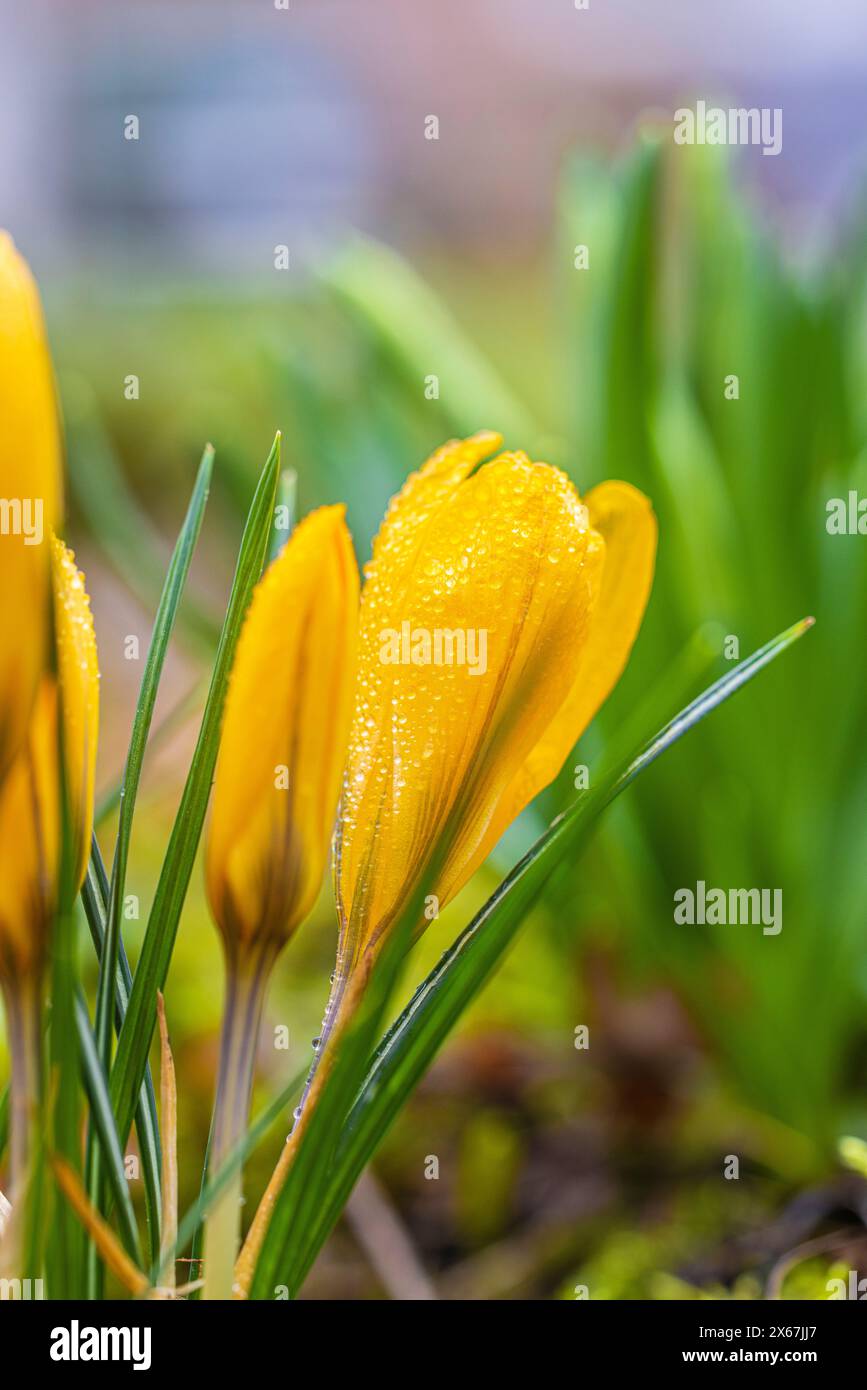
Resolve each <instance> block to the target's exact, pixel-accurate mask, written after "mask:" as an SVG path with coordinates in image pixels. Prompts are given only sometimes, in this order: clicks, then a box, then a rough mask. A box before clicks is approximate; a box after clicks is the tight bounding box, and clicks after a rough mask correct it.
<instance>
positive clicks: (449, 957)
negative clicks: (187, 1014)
mask: <svg viewBox="0 0 867 1390" xmlns="http://www.w3.org/2000/svg"><path fill="white" fill-rule="evenodd" d="M812 622H813V620H812V618H807V619H804V620H803V621H802V622H799V623H796V624H795V625H794V626H793V627H791V628H789V629H788V630H787V631H786V632H783V633H781V634H780V635H779V636H778V637H775V638H774V639H773V640H772V641H770V642H768V643H767V644H766V645H765V646H763V647H762V648H760V649H759V650H758V651H757V652H755V653H753V655H752V656H750V657H748V658H747V659H746V660H745V661H743V662H741V663H740V664H739V665H738V666H736V667H735V668H734V669H733V670H731V671H729V672H727V673H726V674H725V675H724V676H722V677H721V679H720V680H718V681H716V682H715V683H714V684H713V685H711V686H710V687H709V688H708V689H707V690H706V691H704V692H703V693H702V694H701V695H699V696H698V697H697V698H696V699H695V700H693V701H692V702H691V704H689V705H688V706H687V707H686V708H685V709H684V710H683V711H681V713H680V714H678V715H677V716H676V717H675V718H674V719H673V720H671V721H670V723H669V724H667V725H666V726H665V728H664V729H662V730H661V731H660V733H658V734H657V735H656V736H655V737H654V738H653V739H651V740H650V741H649V742H648V743H647V744H646V745H645V746H644V748H642V749H641V751H640V752H639V753H638V754H637V756H635V757H634V758H633V759H632V760H631V761H630V762H628V763H627V764H626V765H625V766H623V765H621V767H620V768H619V769H615V770H614V771H612V772H611V773H609V774H608V775H607V776H606V777H604V778H603V779H602V780H601V781H600V782H599V783H598V784H597V785H596V786H595V787H594V788H593V789H592V790H591V791H589V792H587V793H585V794H584V796H582V797H581V798H580V799H579V800H578V801H577V802H576V803H575V805H574V806H573V807H572V808H570V809H569V810H568V811H566V812H565V813H564V814H563V815H562V816H560V817H559V818H558V820H556V821H555V822H554V823H553V824H552V825H551V826H550V827H549V829H548V830H547V831H546V832H545V834H544V835H542V836H541V837H540V839H539V840H538V841H537V842H536V844H535V845H534V846H533V847H532V848H531V849H530V850H529V851H528V853H527V854H526V855H525V856H524V858H523V859H522V860H521V861H520V863H519V864H517V865H516V867H515V868H514V869H513V870H512V872H511V873H510V874H509V875H508V876H507V878H506V879H504V881H503V883H502V884H501V885H500V887H499V888H498V889H497V891H496V893H494V895H493V896H492V897H491V898H490V899H489V901H488V902H487V903H486V904H485V906H484V907H483V908H482V910H481V911H480V912H479V913H478V914H477V915H476V917H475V918H474V919H473V921H472V922H471V923H470V924H469V926H467V927H466V928H465V930H464V931H463V932H462V933H461V935H460V936H459V937H458V939H457V940H456V941H455V943H454V944H453V945H452V946H451V947H450V948H449V950H448V951H446V952H445V954H444V955H443V957H442V959H441V960H440V962H439V963H438V965H437V966H436V967H435V969H434V970H433V971H432V972H431V974H430V975H429V976H428V978H427V979H426V980H425V981H424V982H423V984H422V985H421V986H420V987H419V989H418V990H417V991H416V993H415V995H414V996H413V998H412V1000H411V1001H410V1003H409V1005H408V1006H407V1008H406V1009H405V1010H404V1011H403V1013H402V1014H401V1015H400V1017H399V1018H398V1019H397V1021H396V1022H395V1023H394V1024H393V1026H392V1027H391V1028H390V1029H389V1031H388V1033H387V1035H386V1037H385V1038H384V1039H383V1041H382V1043H381V1045H380V1047H379V1048H378V1050H377V1052H376V1055H375V1057H374V1059H373V1062H372V1065H371V1068H370V1071H369V1072H368V1074H367V1076H366V1078H365V1080H364V1082H363V1084H362V1086H361V1088H360V1091H359V1095H358V1098H357V1100H356V1102H355V1104H354V1106H353V1108H352V1111H351V1113H350V1115H349V1118H348V1120H347V1124H346V1128H345V1132H344V1136H343V1139H342V1142H341V1145H340V1147H339V1150H338V1154H337V1158H336V1161H335V1163H334V1166H333V1169H332V1172H331V1174H330V1177H329V1181H328V1186H327V1192H326V1194H325V1196H324V1199H323V1200H322V1202H321V1205H320V1207H319V1208H318V1211H317V1215H316V1224H315V1233H314V1236H313V1239H312V1240H311V1241H310V1243H309V1244H308V1245H307V1246H306V1248H305V1249H303V1250H301V1249H299V1245H300V1241H293V1242H292V1243H291V1244H290V1245H289V1246H288V1247H287V1249H286V1251H285V1254H284V1259H283V1262H282V1264H279V1265H277V1266H276V1269H275V1266H274V1265H273V1264H272V1265H269V1267H268V1275H269V1278H273V1279H274V1282H283V1283H286V1284H288V1286H289V1288H290V1290H296V1289H297V1288H298V1287H300V1283H301V1281H302V1279H303V1278H304V1275H305V1274H306V1272H307V1270H308V1269H309V1268H310V1265H311V1264H312V1263H313V1260H314V1259H315V1257H316V1254H317V1253H318V1251H319V1249H320V1248H321V1246H322V1244H323V1242H324V1240H325V1239H326V1237H327V1235H328V1232H329V1231H330V1230H331V1228H332V1226H333V1225H334V1222H335V1221H336V1220H337V1218H338V1216H339V1214H340V1212H341V1210H342V1208H343V1205H344V1203H345V1202H346V1200H347V1198H348V1196H349V1193H350V1192H351V1190H352V1187H353V1185H354V1183H355V1181H356V1180H357V1178H358V1176H359V1174H360V1173H361V1172H362V1170H363V1168H364V1166H365V1164H366V1163H367V1161H368V1160H369V1158H370V1156H371V1154H372V1153H373V1151H374V1150H375V1148H376V1146H377V1144H378V1143H379V1142H380V1140H381V1139H382V1137H383V1135H384V1134H385V1132H386V1130H387V1129H388V1127H389V1125H390V1124H391V1122H392V1121H393V1119H394V1117H395V1116H396V1114H397V1113H398V1111H399V1110H400V1109H401V1107H402V1106H403V1105H404V1103H405V1102H406V1100H407V1098H408V1096H409V1095H410V1093H411V1091H412V1090H413V1088H414V1087H415V1086H416V1084H417V1083H418V1081H419V1079H420V1078H421V1077H422V1075H423V1074H424V1072H425V1071H426V1069H427V1067H428V1066H429V1065H430V1063H431V1061H432V1060H433V1058H434V1056H435V1055H436V1053H437V1051H438V1050H439V1048H440V1046H441V1045H442V1043H443V1041H444V1040H445V1038H446V1037H447V1036H448V1034H449V1032H450V1031H451V1029H452V1028H453V1027H454V1025H455V1023H456V1022H457V1020H458V1018H459V1017H460V1015H461V1014H462V1013H463V1011H464V1009H465V1008H466V1007H467V1005H468V1004H469V1003H470V1001H471V1000H472V999H473V998H474V997H475V995H476V994H477V993H478V991H479V989H481V987H482V985H483V984H484V983H485V981H486V980H487V979H488V978H489V977H490V975H491V973H492V971H493V970H494V968H495V967H496V965H497V964H498V963H499V961H500V960H501V958H502V956H503V954H504V952H505V951H506V949H507V947H508V946H509V945H510V943H511V941H512V940H513V939H514V936H515V934H516V933H517V931H518V928H519V927H520V925H521V923H522V921H523V919H524V916H525V914H526V912H527V911H528V909H529V908H530V907H531V906H532V904H533V903H534V901H535V900H536V897H537V895H538V892H539V890H540V888H541V887H542V885H543V883H544V882H545V880H546V879H547V878H548V877H549V876H550V874H551V873H552V872H553V870H554V869H555V868H556V867H557V865H558V864H559V863H560V862H561V861H562V860H563V859H564V858H565V856H566V855H567V854H571V855H577V854H578V853H580V852H581V850H582V849H583V847H584V845H585V843H586V841H587V839H588V838H589V835H590V833H591V832H592V830H593V828H594V827H595V824H596V822H597V820H598V819H599V817H600V815H601V814H602V812H603V811H604V809H605V808H606V807H607V806H608V805H609V804H610V803H611V801H613V800H614V798H615V797H616V796H618V795H619V794H620V793H621V792H622V791H624V790H625V788H626V787H628V786H629V785H630V784H631V783H632V782H633V781H634V780H635V779H636V777H638V776H639V775H640V774H641V773H642V772H644V771H645V770H646V769H647V768H648V767H650V765H651V764H652V763H653V762H655V761H656V759H657V758H659V757H660V756H661V754H662V753H664V752H665V751H666V750H667V749H668V748H670V747H671V746H672V744H674V743H676V742H677V741H678V739H680V738H682V737H683V735H684V734H685V733H687V732H688V731H689V730H690V729H691V728H693V727H694V726H695V725H696V724H698V723H699V722H700V721H701V720H702V719H704V717H705V716H706V715H708V714H709V713H710V712H711V711H712V710H713V709H715V708H716V707H717V706H718V705H720V704H722V702H723V701H724V700H727V699H728V698H729V697H730V696H731V695H733V694H734V693H735V691H736V690H738V689H740V687H741V686H742V685H744V684H746V682H747V681H749V680H751V679H752V678H753V676H755V675H757V674H758V672H759V671H760V670H762V669H763V667H765V666H767V665H768V664H769V663H770V662H771V661H773V660H774V659H775V658H776V657H777V656H779V655H780V654H781V653H782V652H783V651H785V650H786V648H787V647H789V646H791V645H792V643H793V642H795V641H797V640H798V638H799V637H801V636H803V634H804V633H805V632H806V631H807V629H808V628H809V627H810V626H812ZM311 1128H312V1126H311ZM275 1214H276V1213H275ZM263 1254H264V1247H263ZM275 1274H276V1275H279V1278H277V1277H275ZM254 1290H255V1294H254V1296H259V1297H265V1296H268V1294H267V1288H266V1286H265V1283H264V1281H263V1280H259V1278H258V1271H257V1280H256V1282H255V1284H254Z"/></svg>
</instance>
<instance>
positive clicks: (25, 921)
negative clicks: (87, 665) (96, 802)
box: [0, 676, 60, 985]
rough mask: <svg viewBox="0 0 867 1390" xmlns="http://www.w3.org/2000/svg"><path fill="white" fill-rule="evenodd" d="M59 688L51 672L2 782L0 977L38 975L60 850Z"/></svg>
mask: <svg viewBox="0 0 867 1390" xmlns="http://www.w3.org/2000/svg"><path fill="white" fill-rule="evenodd" d="M59 824H60V802H59V797H58V779H57V687H56V684H55V682H54V680H53V679H52V678H51V677H48V676H45V677H43V679H42V682H41V684H40V686H39V689H38V690H37V694H36V702H35V704H34V706H33V712H32V714H31V719H30V727H29V729H28V732H27V736H26V738H25V740H24V744H23V745H22V747H21V748H20V749H19V751H18V754H17V756H16V758H15V759H14V760H13V763H12V766H11V767H10V769H9V771H8V773H7V775H6V778H5V779H4V781H3V785H2V786H0V980H3V981H5V982H7V983H11V984H13V985H14V984H15V982H16V981H19V980H21V979H25V978H29V977H32V976H35V975H38V973H39V971H40V969H41V967H42V964H43V961H44V958H45V950H46V945H47V934H48V927H49V925H50V921H51V915H52V912H53V910H54V902H55V893H56V888H57V871H58V854H59Z"/></svg>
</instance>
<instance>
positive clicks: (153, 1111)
mask: <svg viewBox="0 0 867 1390" xmlns="http://www.w3.org/2000/svg"><path fill="white" fill-rule="evenodd" d="M81 901H82V903H83V905H84V912H85V916H86V918H87V925H88V927H89V929H90V935H91V940H92V941H93V945H94V949H95V951H96V955H97V959H98V958H99V955H100V953H101V951H102V943H103V940H104V937H105V919H106V913H107V912H108V875H107V874H106V872H105V865H104V864H103V862H102V855H101V854H100V851H99V844H98V843H97V840H96V836H94V838H93V843H92V848H91V856H90V863H89V865H88V869H87V877H86V879H85V881H84V886H83V887H82V890H81ZM131 989H132V971H131V970H130V967H129V961H128V960H127V955H126V948H125V946H124V944H123V938H121V940H120V942H119V956H118V965H117V972H116V976H115V1030H116V1031H117V1032H118V1033H119V1032H120V1030H121V1026H122V1024H123V1020H124V1018H125V1016H126V1007H127V1003H128V1001H129V996H130V991H131ZM135 1127H136V1134H137V1135H138V1147H139V1157H140V1158H141V1167H142V1183H143V1186H144V1197H145V1219H146V1222H147V1236H148V1258H149V1259H150V1260H151V1261H153V1260H155V1259H156V1257H157V1252H158V1250H159V1239H160V1210H161V1200H162V1199H161V1194H160V1169H161V1164H162V1157H161V1151H160V1149H161V1146H160V1131H159V1121H158V1119H157V1104H156V1096H155V1094H154V1083H153V1077H152V1075H151V1069H150V1063H148V1065H147V1067H146V1068H145V1074H144V1079H143V1081H142V1084H141V1089H140V1091H139V1099H138V1105H137V1106H136V1114H135Z"/></svg>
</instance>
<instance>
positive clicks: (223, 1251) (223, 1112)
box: [202, 948, 276, 1299]
mask: <svg viewBox="0 0 867 1390" xmlns="http://www.w3.org/2000/svg"><path fill="white" fill-rule="evenodd" d="M275 959H276V954H275V952H274V951H273V950H272V949H269V948H265V949H264V950H263V949H259V950H258V951H249V952H247V953H245V954H244V955H242V956H241V957H240V958H239V959H237V960H234V961H229V960H228V959H227V962H226V1009H225V1013H224V1015H223V1028H222V1034H221V1038H220V1069H219V1074H218V1078H217V1092H216V1098H215V1100H214V1117H213V1125H212V1130H213V1144H212V1146H211V1154H210V1169H211V1172H213V1173H218V1172H219V1171H220V1168H221V1166H222V1165H223V1163H224V1162H225V1161H226V1159H227V1158H228V1157H229V1155H230V1154H231V1152H232V1150H233V1149H234V1148H235V1147H236V1145H237V1144H238V1143H239V1141H240V1140H241V1138H242V1137H243V1134H244V1132H245V1130H246V1127H247V1119H248V1116H249V1111H250V1096H251V1093H252V1089H253V1067H254V1063H255V1059H256V1044H257V1041H258V1037H259V1024H260V1021H261V1018H262V1007H263V1005H264V1002H265V993H266V991H267V988H268V980H269V978H270V975H271V969H272V966H273V964H274V961H275ZM241 1197H242V1189H241V1171H240V1169H239V1170H238V1172H237V1173H236V1175H235V1176H234V1177H233V1178H232V1180H231V1182H229V1183H228V1184H227V1186H226V1188H225V1190H224V1191H223V1193H222V1194H221V1196H220V1197H219V1199H218V1200H217V1202H216V1203H215V1204H214V1206H213V1207H212V1209H211V1211H210V1212H209V1214H208V1218H207V1220H206V1222H205V1241H204V1265H205V1288H204V1292H203V1295H202V1296H203V1297H204V1298H207V1299H230V1298H231V1297H232V1286H233V1270H234V1265H235V1258H236V1256H237V1253H238V1246H239V1243H240V1235H241Z"/></svg>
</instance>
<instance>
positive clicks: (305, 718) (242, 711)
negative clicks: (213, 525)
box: [206, 507, 358, 951]
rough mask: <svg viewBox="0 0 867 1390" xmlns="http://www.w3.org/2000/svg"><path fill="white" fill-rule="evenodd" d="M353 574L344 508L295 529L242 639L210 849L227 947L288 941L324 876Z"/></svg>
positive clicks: (348, 706)
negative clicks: (261, 942)
mask: <svg viewBox="0 0 867 1390" xmlns="http://www.w3.org/2000/svg"><path fill="white" fill-rule="evenodd" d="M357 624H358V572H357V569H356V564H355V557H354V555H353V551H352V543H351V540H350V537H349V532H348V531H347V529H346V523H345V521H344V519H343V508H342V507H323V508H321V509H320V510H319V511H317V512H313V513H312V514H311V515H310V516H308V517H307V518H305V520H304V521H302V522H301V524H300V525H299V526H298V527H297V529H296V530H295V532H294V533H293V535H292V537H291V539H290V540H289V542H288V544H287V545H286V547H285V549H284V550H283V552H282V553H281V555H280V556H279V557H278V558H277V559H276V560H275V561H274V562H273V564H272V565H271V566H270V568H269V569H268V570H267V572H266V573H265V575H264V577H263V578H262V580H261V582H260V583H259V585H258V586H257V588H256V590H255V593H254V595H253V599H252V602H251V604H250V609H249V612H248V614H247V618H246V620H245V623H244V628H243V631H242V633H241V637H240V640H239V642H238V650H237V654H236V657H235V663H234V669H233V671H232V676H231V680H230V684H229V691H228V695H227V699H226V710H225V716H224V720H223V730H222V736H221V743H220V754H219V758H218V762H217V771H216V779H215V785H214V800H213V809H212V814H211V822H210V827H209V832H208V842H207V851H206V877H207V889H208V898H209V901H210V904H211V910H212V912H213V914H214V918H215V920H216V922H217V924H218V926H219V928H220V930H221V932H222V934H223V938H224V940H225V942H226V945H227V948H228V949H229V951H234V950H236V949H238V948H239V947H249V946H250V945H252V944H253V943H255V942H258V941H262V940H267V941H270V942H271V943H272V944H276V945H281V944H282V943H283V942H285V941H286V940H287V939H288V937H289V935H290V933H291V932H292V931H293V930H294V929H295V927H296V926H298V924H299V923H300V922H301V921H302V920H303V918H304V917H305V916H306V915H307V913H308V912H309V911H310V909H311V907H312V906H313V903H314V901H315V898H316V894H317V892H318V889H319V886H320V884H321V882H322V874H323V869H324V866H325V859H326V856H327V853H328V845H329V840H330V837H331V831H332V827H333V823H334V811H335V806H336V803H337V796H338V791H339V786H340V774H341V769H342V766H343V759H344V754H345V750H346V739H347V736H348V731H349V721H350V717H351V711H352V691H353V685H354V676H355V647H356V637H357Z"/></svg>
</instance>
